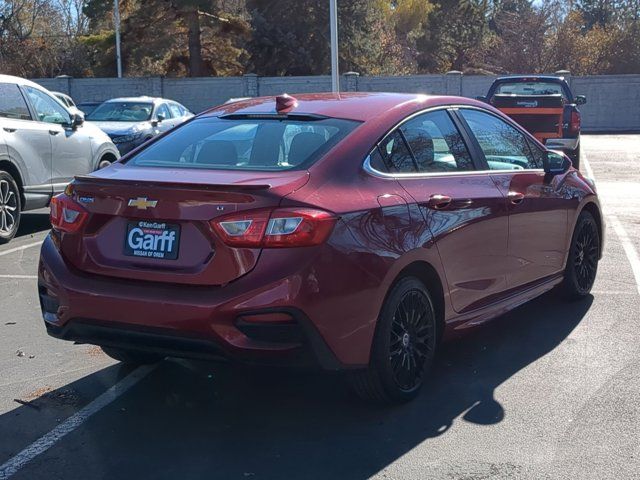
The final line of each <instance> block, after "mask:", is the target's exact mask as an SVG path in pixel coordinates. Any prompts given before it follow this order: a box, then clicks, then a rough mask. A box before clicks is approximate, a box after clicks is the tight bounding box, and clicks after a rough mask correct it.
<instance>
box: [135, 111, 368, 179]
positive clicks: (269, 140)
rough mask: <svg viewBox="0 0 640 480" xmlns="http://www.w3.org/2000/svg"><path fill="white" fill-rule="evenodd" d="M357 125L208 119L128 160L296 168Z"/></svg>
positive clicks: (161, 164) (239, 167)
mask: <svg viewBox="0 0 640 480" xmlns="http://www.w3.org/2000/svg"><path fill="white" fill-rule="evenodd" d="M357 125H358V123H357V122H353V121H349V120H338V119H323V120H314V121H305V120H295V119H287V120H280V119H240V120H236V119H234V120H230V119H222V118H203V119H199V120H196V121H194V122H190V123H188V124H185V125H184V126H182V127H180V128H178V129H177V130H175V131H174V132H172V133H170V134H169V135H167V136H166V137H163V138H162V139H160V140H159V141H157V142H155V143H154V144H152V145H150V146H149V147H148V148H146V149H144V150H143V151H142V152H140V153H139V154H137V155H136V156H134V157H133V158H132V159H131V160H130V161H129V162H128V163H130V164H131V165H136V166H148V167H172V168H176V167H180V168H206V169H221V170H223V169H237V170H274V171H276V170H290V169H294V168H296V167H303V166H307V165H308V164H310V163H312V162H313V161H315V160H317V159H318V158H319V157H320V156H321V155H322V154H323V153H325V152H327V151H328V150H329V149H330V148H331V147H332V146H334V145H335V144H337V143H338V142H339V141H340V140H341V139H343V138H344V137H345V136H346V135H347V134H349V132H351V131H352V130H353V129H354V128H355V127H356V126H357Z"/></svg>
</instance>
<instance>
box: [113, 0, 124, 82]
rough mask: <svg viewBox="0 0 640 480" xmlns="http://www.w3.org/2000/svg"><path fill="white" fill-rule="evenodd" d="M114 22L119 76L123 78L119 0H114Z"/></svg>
mask: <svg viewBox="0 0 640 480" xmlns="http://www.w3.org/2000/svg"><path fill="white" fill-rule="evenodd" d="M113 23H114V24H115V30H116V64H117V65H118V78H122V54H121V51H120V5H119V2H118V0H113Z"/></svg>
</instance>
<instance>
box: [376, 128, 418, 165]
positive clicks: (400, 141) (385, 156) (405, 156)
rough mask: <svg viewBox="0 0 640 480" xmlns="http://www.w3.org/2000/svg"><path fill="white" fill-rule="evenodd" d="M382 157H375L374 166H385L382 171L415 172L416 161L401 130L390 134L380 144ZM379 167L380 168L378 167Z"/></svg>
mask: <svg viewBox="0 0 640 480" xmlns="http://www.w3.org/2000/svg"><path fill="white" fill-rule="evenodd" d="M379 149H380V151H379V153H380V155H381V158H380V159H379V160H377V159H376V158H374V159H373V160H374V163H372V166H373V167H374V168H376V167H381V168H383V169H382V170H380V171H383V172H389V173H415V172H416V163H415V161H414V160H413V157H412V155H411V151H410V150H409V147H408V146H407V143H406V142H405V140H404V138H403V136H402V134H401V133H400V130H396V131H395V132H393V133H392V134H391V135H388V136H387V138H385V139H384V140H383V141H382V142H380V145H379ZM376 169H379V168H376Z"/></svg>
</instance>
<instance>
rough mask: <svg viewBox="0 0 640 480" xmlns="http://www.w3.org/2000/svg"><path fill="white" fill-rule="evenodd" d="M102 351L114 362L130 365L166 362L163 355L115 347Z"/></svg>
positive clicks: (105, 348) (103, 348)
mask: <svg viewBox="0 0 640 480" xmlns="http://www.w3.org/2000/svg"><path fill="white" fill-rule="evenodd" d="M100 348H102V351H103V352H104V353H106V354H107V355H108V356H110V357H111V358H113V359H114V360H118V361H119V362H122V363H126V364H128V365H149V364H153V363H158V362H161V361H162V360H164V357H163V356H162V355H158V354H156V353H148V352H138V351H135V350H124V349H122V348H115V347H100Z"/></svg>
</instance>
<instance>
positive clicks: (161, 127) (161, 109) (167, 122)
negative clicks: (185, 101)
mask: <svg viewBox="0 0 640 480" xmlns="http://www.w3.org/2000/svg"><path fill="white" fill-rule="evenodd" d="M154 115H155V118H156V120H157V121H158V126H157V127H156V130H157V131H158V133H164V132H166V131H167V130H171V129H172V128H173V127H175V126H176V123H177V121H176V119H175V118H173V115H172V114H171V111H170V110H169V107H168V106H167V104H166V103H160V104H158V106H157V107H156V113H155V114H154ZM160 116H162V117H163V120H162V121H159V120H160Z"/></svg>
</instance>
